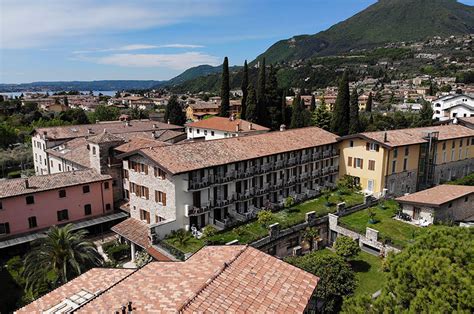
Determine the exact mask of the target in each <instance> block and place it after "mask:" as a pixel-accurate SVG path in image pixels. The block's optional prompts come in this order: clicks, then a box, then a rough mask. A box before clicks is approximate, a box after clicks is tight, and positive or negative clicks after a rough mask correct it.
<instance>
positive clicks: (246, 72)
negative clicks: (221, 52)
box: [240, 60, 249, 120]
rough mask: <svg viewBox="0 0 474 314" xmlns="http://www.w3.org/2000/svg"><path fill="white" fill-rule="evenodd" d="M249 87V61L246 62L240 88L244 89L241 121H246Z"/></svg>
mask: <svg viewBox="0 0 474 314" xmlns="http://www.w3.org/2000/svg"><path fill="white" fill-rule="evenodd" d="M248 87H249V67H248V65H247V60H245V62H244V70H243V77H242V85H241V86H240V88H241V89H242V111H241V113H240V118H241V119H244V120H245V119H246V112H247V111H246V107H247V96H248Z"/></svg>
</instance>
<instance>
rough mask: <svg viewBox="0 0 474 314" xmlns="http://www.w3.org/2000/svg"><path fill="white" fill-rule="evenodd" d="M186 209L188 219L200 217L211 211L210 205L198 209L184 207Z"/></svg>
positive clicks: (191, 206)
mask: <svg viewBox="0 0 474 314" xmlns="http://www.w3.org/2000/svg"><path fill="white" fill-rule="evenodd" d="M184 207H185V216H186V217H191V216H199V215H202V214H205V213H208V212H210V211H211V207H210V206H209V205H208V206H204V207H197V206H194V205H184Z"/></svg>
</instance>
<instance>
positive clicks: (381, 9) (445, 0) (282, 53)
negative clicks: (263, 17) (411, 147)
mask: <svg viewBox="0 0 474 314" xmlns="http://www.w3.org/2000/svg"><path fill="white" fill-rule="evenodd" d="M472 33H474V6H469V5H465V4H461V3H459V2H457V1H456V0H379V1H378V2H377V3H375V4H373V5H371V6H369V7H368V8H366V9H365V10H363V11H361V12H359V13H357V14H356V15H354V16H352V17H351V18H349V19H347V20H345V21H343V22H340V23H338V24H336V25H334V26H332V27H331V28H329V29H327V30H325V31H323V32H320V33H317V34H315V35H299V36H295V37H292V38H290V39H286V40H281V41H279V42H277V43H275V44H274V45H272V46H271V47H270V48H269V49H268V50H267V51H265V52H264V53H263V54H261V55H260V56H258V57H257V59H256V60H260V59H261V58H262V57H265V58H266V61H267V64H268V63H275V62H281V61H292V60H299V59H307V58H311V57H314V56H329V55H335V54H339V53H343V52H348V51H350V50H352V49H363V48H371V47H374V46H377V45H380V44H384V43H388V42H401V41H413V40H424V39H426V38H427V37H432V36H442V37H447V36H450V35H461V34H472ZM254 62H255V61H254Z"/></svg>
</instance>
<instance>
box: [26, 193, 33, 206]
mask: <svg viewBox="0 0 474 314" xmlns="http://www.w3.org/2000/svg"><path fill="white" fill-rule="evenodd" d="M34 203H35V197H34V196H33V195H28V196H27V197H26V204H34Z"/></svg>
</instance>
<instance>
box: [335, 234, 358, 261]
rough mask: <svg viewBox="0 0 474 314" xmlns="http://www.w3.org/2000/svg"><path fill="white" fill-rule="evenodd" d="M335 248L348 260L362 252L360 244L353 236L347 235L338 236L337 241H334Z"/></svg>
mask: <svg viewBox="0 0 474 314" xmlns="http://www.w3.org/2000/svg"><path fill="white" fill-rule="evenodd" d="M334 248H335V250H336V254H337V255H339V256H340V257H342V258H344V260H346V261H347V260H348V259H350V258H353V257H355V256H357V254H359V252H360V247H359V244H357V242H356V241H354V240H352V239H351V238H349V237H345V236H339V237H337V239H336V243H334Z"/></svg>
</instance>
